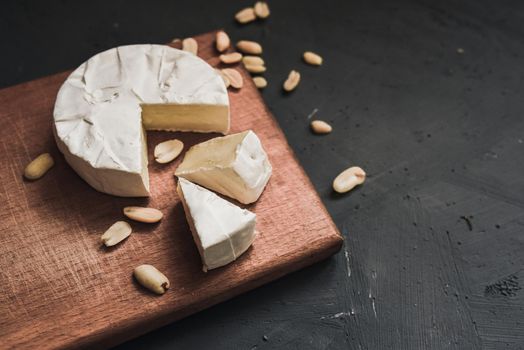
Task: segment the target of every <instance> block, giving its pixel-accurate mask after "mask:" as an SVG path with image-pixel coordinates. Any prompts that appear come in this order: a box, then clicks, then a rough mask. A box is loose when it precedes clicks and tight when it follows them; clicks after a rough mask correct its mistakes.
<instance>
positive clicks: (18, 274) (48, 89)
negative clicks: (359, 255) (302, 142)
mask: <svg viewBox="0 0 524 350" xmlns="http://www.w3.org/2000/svg"><path fill="white" fill-rule="evenodd" d="M196 39H197V40H198V43H199V47H200V49H199V56H201V57H202V58H204V59H205V60H207V61H208V62H209V63H210V64H211V65H213V66H217V65H218V64H219V60H218V57H217V56H218V55H217V52H216V51H215V50H214V46H213V45H214V33H208V34H204V35H201V36H198V37H196ZM79 63H80V62H79ZM237 68H238V69H239V70H240V71H241V72H242V75H243V77H244V87H243V88H242V89H241V90H239V91H234V90H232V91H230V100H231V109H232V111H231V119H232V130H231V132H232V133H233V132H239V131H242V130H246V129H252V130H254V131H255V132H256V133H257V135H258V136H259V137H260V139H261V141H262V144H263V146H264V148H265V150H266V152H267V153H268V156H269V159H270V161H271V163H272V165H273V176H272V177H271V180H270V181H269V184H268V186H267V187H266V189H265V191H264V193H263V194H262V196H261V197H260V199H259V200H258V202H256V203H255V204H253V205H250V206H247V208H249V209H250V210H252V211H254V212H255V213H256V214H257V230H258V231H259V235H258V237H257V239H256V240H255V242H254V244H253V246H252V248H250V249H249V250H248V251H247V252H246V253H245V254H244V255H242V256H241V257H240V258H239V259H238V260H237V261H235V262H233V263H232V264H230V265H228V266H226V267H223V268H220V269H217V270H212V271H210V272H208V273H204V272H202V269H201V267H202V266H201V262H200V257H199V255H198V251H197V249H196V246H195V244H194V243H193V239H192V237H191V233H190V231H189V227H188V225H187V222H186V219H185V217H184V212H183V208H182V205H181V203H180V200H179V198H178V196H177V194H176V191H175V184H176V180H175V177H174V176H173V173H174V170H175V168H176V166H177V165H178V163H179V162H180V158H182V157H180V158H179V159H178V160H177V161H175V162H173V163H171V164H167V165H160V164H156V163H155V162H154V161H153V162H151V163H150V166H149V169H150V174H151V175H150V177H151V188H152V194H151V197H150V198H149V199H138V198H117V197H112V196H109V195H106V194H102V193H99V192H97V191H95V190H94V189H93V188H91V187H90V186H89V185H87V184H86V183H85V182H84V181H83V180H82V179H81V178H80V177H79V176H78V175H76V173H75V172H74V171H73V170H72V169H71V168H70V167H69V166H68V165H67V163H66V162H65V160H64V158H63V157H62V155H61V154H60V152H59V151H58V149H57V147H56V145H55V142H54V139H53V135H52V132H51V121H52V112H53V105H54V101H55V97H56V93H57V91H58V89H59V87H60V85H61V84H62V82H63V81H64V80H65V78H66V77H67V75H68V74H69V73H68V72H66V73H62V74H57V75H54V76H50V77H47V78H43V79H39V80H35V81H31V82H28V83H25V84H21V85H17V86H14V87H11V88H7V89H3V90H0V120H1V121H2V127H1V129H0V133H1V138H0V146H1V148H0V157H1V159H0V186H1V189H0V196H1V197H0V199H1V206H2V209H1V210H0V348H17V349H23V348H31V349H44V348H79V347H95V346H96V347H97V348H100V347H109V346H112V345H116V344H118V343H120V342H123V341H125V340H128V339H130V338H133V337H136V336H138V335H140V334H143V333H146V332H148V331H150V330H152V329H155V328H158V327H160V326H162V325H165V324H167V323H169V322H173V321H175V320H177V319H180V318H183V317H185V316H188V315H190V314H192V313H195V312H198V311H200V310H202V309H205V308H207V307H210V306H212V305H214V304H217V303H220V302H222V301H224V300H227V299H230V298H232V297H234V296H236V295H238V294H241V293H243V292H246V291H248V290H251V289H253V288H256V287H258V286H260V285H262V284H265V283H267V282H269V281H272V280H275V279H277V278H279V277H281V276H284V275H286V274H288V273H290V272H292V271H295V270H298V269H300V268H303V267H305V266H307V265H310V264H312V263H314V262H317V261H319V260H322V259H325V258H326V257H328V256H330V255H332V254H334V253H335V252H337V251H338V250H339V249H340V247H341V244H342V238H341V236H340V234H339V233H338V231H337V228H336V227H335V225H334V224H333V221H332V220H331V218H330V217H329V215H328V213H327V212H326V210H325V208H324V206H323V205H322V203H321V201H320V199H319V197H318V196H317V194H316V192H315V190H314V188H313V187H312V185H311V183H310V182H309V179H308V178H307V176H306V175H305V173H304V171H303V170H302V168H301V167H300V165H299V163H298V162H297V160H296V158H295V157H294V155H293V152H292V151H291V149H290V147H289V145H288V144H287V142H286V138H285V136H284V134H283V133H282V131H281V130H280V128H279V126H278V125H277V123H276V121H275V119H274V118H273V116H272V115H271V114H270V112H269V111H268V109H267V108H266V106H265V105H264V102H263V101H262V98H261V96H260V94H259V93H258V91H257V89H256V88H255V86H254V85H253V83H252V81H251V79H250V77H249V75H248V74H247V73H246V72H245V71H244V70H243V69H242V68H241V67H237ZM214 136H217V135H204V134H193V133H167V132H150V133H148V145H149V159H153V157H152V150H153V148H154V145H155V144H157V143H158V142H160V141H163V140H166V139H170V138H179V139H181V140H182V141H183V142H184V143H185V144H186V147H189V146H191V145H193V144H195V143H198V142H201V141H204V140H207V139H209V138H211V137H214ZM43 152H50V153H51V154H52V155H53V157H54V158H55V161H56V165H55V166H54V168H52V169H51V170H50V171H49V173H48V174H46V175H45V176H44V177H43V178H42V179H40V180H38V181H35V182H28V181H25V180H24V179H23V177H22V173H23V170H24V167H25V166H26V165H27V163H29V161H30V160H31V159H33V158H34V157H36V156H37V155H38V154H40V153H43ZM128 205H141V206H151V207H155V208H158V209H161V210H162V211H163V212H164V215H165V217H164V219H163V220H162V221H161V222H160V223H159V224H155V225H146V224H139V223H134V222H133V223H131V224H132V227H133V230H134V232H133V234H132V235H131V236H130V237H129V239H127V240H126V241H125V242H124V243H122V244H120V245H118V246H116V247H114V248H113V249H106V248H104V247H102V246H101V245H100V235H101V234H102V233H103V232H104V231H105V230H106V229H107V228H108V227H109V226H110V225H111V224H113V223H114V222H115V221H117V220H123V219H125V218H124V217H123V215H122V208H123V207H124V206H128ZM144 263H149V264H153V265H155V266H156V267H157V268H158V269H159V270H160V271H162V272H164V274H165V275H166V276H167V277H168V278H169V280H170V282H171V289H170V290H169V291H168V292H167V293H166V294H165V295H163V296H156V295H153V294H151V293H150V292H148V291H146V290H144V289H143V288H142V287H141V286H139V285H138V284H137V283H136V282H135V281H134V280H133V277H132V271H133V268H134V267H136V266H138V265H140V264H144Z"/></svg>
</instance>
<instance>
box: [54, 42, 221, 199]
mask: <svg viewBox="0 0 524 350" xmlns="http://www.w3.org/2000/svg"><path fill="white" fill-rule="evenodd" d="M144 129H146V130H170V131H174V130H179V131H196V132H220V133H224V134H225V133H227V132H228V130H229V99H228V95H227V90H226V86H225V84H224V82H223V80H222V78H221V77H220V75H219V74H218V73H217V72H216V71H215V70H214V69H213V68H212V67H211V66H210V65H208V64H207V63H206V62H204V61H203V60H202V59H200V58H198V57H197V56H195V55H193V54H191V53H188V52H185V51H181V50H177V49H174V48H171V47H169V46H164V45H129V46H121V47H117V48H113V49H110V50H107V51H104V52H102V53H99V54H97V55H95V56H93V57H92V58H90V59H89V60H88V61H86V62H85V63H83V64H82V65H80V67H78V68H77V69H76V70H75V71H74V72H73V73H71V75H70V76H69V77H68V78H67V80H66V81H65V82H64V84H63V85H62V87H61V88H60V91H59V92H58V96H57V99H56V103H55V109H54V134H55V139H56V142H57V144H58V148H59V149H60V151H61V152H62V153H63V154H64V156H65V159H66V161H67V162H68V163H69V164H70V165H71V167H72V168H73V169H74V170H75V171H76V172H77V173H78V174H79V175H80V176H81V177H82V178H83V179H84V180H85V181H87V182H88V183H89V184H90V185H91V186H93V187H94V188H95V189H97V190H99V191H101V192H105V193H109V194H113V195H117V196H124V197H135V196H148V195H149V180H148V173H147V163H148V162H147V149H146V135H145V132H144Z"/></svg>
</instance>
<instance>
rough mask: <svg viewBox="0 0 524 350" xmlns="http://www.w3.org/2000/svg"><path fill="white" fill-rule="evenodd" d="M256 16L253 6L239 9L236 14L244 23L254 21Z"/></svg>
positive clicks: (237, 18)
mask: <svg viewBox="0 0 524 350" xmlns="http://www.w3.org/2000/svg"><path fill="white" fill-rule="evenodd" d="M256 18H257V16H256V15H255V10H254V9H253V8H252V7H246V8H245V9H243V10H240V11H238V12H237V14H236V15H235V19H236V20H237V22H238V23H242V24H245V23H249V22H252V21H254V20H255V19H256Z"/></svg>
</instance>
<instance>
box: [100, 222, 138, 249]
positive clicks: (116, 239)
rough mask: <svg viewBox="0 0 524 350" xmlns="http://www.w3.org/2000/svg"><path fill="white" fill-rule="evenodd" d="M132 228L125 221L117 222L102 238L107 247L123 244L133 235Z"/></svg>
mask: <svg viewBox="0 0 524 350" xmlns="http://www.w3.org/2000/svg"><path fill="white" fill-rule="evenodd" d="M131 231H132V230H131V226H130V225H129V224H128V223H127V222H125V221H117V222H115V223H114V224H113V225H111V227H110V228H108V229H107V231H106V232H104V234H103V235H102V237H101V238H100V239H101V241H102V243H103V244H104V245H105V246H106V247H111V246H114V245H115V244H118V243H120V242H122V241H123V240H124V239H126V238H127V237H129V235H130V234H131Z"/></svg>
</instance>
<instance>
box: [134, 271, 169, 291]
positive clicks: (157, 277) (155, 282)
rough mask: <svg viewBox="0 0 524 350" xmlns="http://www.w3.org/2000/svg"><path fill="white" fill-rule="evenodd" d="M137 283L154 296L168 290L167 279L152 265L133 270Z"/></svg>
mask: <svg viewBox="0 0 524 350" xmlns="http://www.w3.org/2000/svg"><path fill="white" fill-rule="evenodd" d="M133 276H135V278H136V280H137V281H138V283H140V284H141V285H142V286H143V287H146V288H147V289H149V290H150V291H152V292H154V293H156V294H164V293H165V292H166V291H167V290H168V289H169V280H168V279H167V277H166V276H165V275H164V274H163V273H162V272H160V271H158V269H157V268H156V267H154V266H153V265H147V264H144V265H140V266H137V267H136V268H135V269H134V270H133Z"/></svg>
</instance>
